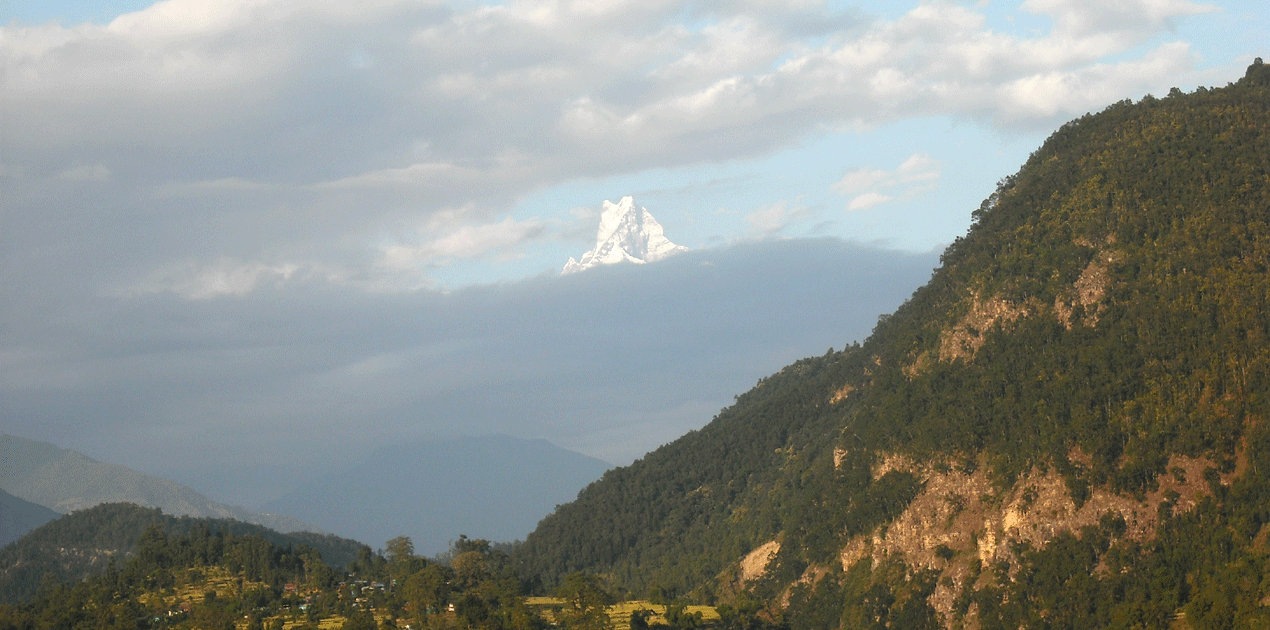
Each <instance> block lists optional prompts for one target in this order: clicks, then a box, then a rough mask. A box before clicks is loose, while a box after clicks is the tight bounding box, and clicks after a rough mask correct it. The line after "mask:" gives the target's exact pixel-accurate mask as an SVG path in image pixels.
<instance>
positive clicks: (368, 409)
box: [0, 240, 936, 503]
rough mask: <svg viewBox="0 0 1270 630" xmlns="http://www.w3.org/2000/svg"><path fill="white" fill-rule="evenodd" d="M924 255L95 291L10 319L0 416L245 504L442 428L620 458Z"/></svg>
mask: <svg viewBox="0 0 1270 630" xmlns="http://www.w3.org/2000/svg"><path fill="white" fill-rule="evenodd" d="M935 262H936V261H935V256H934V254H929V255H921V256H917V255H910V254H900V253H896V252H888V251H883V250H876V249H870V248H866V247H860V246H853V245H847V244H844V243H842V242H840V241H835V240H821V241H783V242H769V243H762V244H752V245H746V246H736V247H733V248H729V249H726V250H715V251H711V252H689V253H685V254H681V255H680V256H677V257H675V258H671V259H669V260H666V261H663V262H660V263H656V264H652V265H645V266H638V267H637V266H631V267H626V268H600V269H596V270H592V271H590V272H587V273H582V274H575V275H572V276H566V277H555V276H547V277H541V278H535V279H530V280H526V281H522V282H517V283H511V284H505V285H496V286H490V287H480V288H472V289H465V290H462V291H457V292H454V293H450V294H441V293H433V292H427V291H420V292H414V293H389V294H377V295H364V294H349V293H348V292H345V291H337V290H333V289H332V288H330V287H329V286H328V285H322V284H316V285H307V286H291V287H289V288H284V289H282V290H275V291H268V292H264V291H257V292H254V293H250V294H246V295H243V296H241V297H220V298H217V299H210V300H204V301H198V302H191V301H187V300H184V299H181V298H179V297H177V296H173V295H170V294H157V295H151V296H145V297H135V298H126V299H124V298H99V299H96V300H93V301H89V302H86V303H84V304H81V309H80V310H77V311H75V312H61V313H58V316H57V317H55V318H52V319H50V318H47V317H44V316H43V314H42V313H34V312H33V313H28V314H27V315H28V316H26V317H15V318H11V320H10V322H9V323H8V324H9V325H8V326H7V328H6V330H5V331H4V333H3V335H4V338H3V341H4V346H3V347H4V348H5V349H6V350H5V354H4V355H3V356H2V357H0V400H4V401H5V402H4V408H3V410H0V411H2V413H3V418H2V422H3V425H0V426H3V428H6V430H8V431H11V432H17V433H19V434H22V435H27V436H30V437H34V438H37V439H46V440H53V441H56V442H59V443H61V444H63V445H65V446H68V447H72V448H76V449H80V450H84V451H86V452H88V453H89V454H90V455H94V456H97V457H102V458H105V459H108V460H112V461H121V462H122V463H126V464H128V465H131V466H135V467H139V468H141V469H143V470H147V471H150V472H157V473H161V474H168V475H172V476H174V477H176V478H178V480H180V481H183V482H186V483H189V484H191V485H193V486H195V487H197V488H199V489H201V490H204V491H207V492H212V493H213V494H218V495H219V496H221V497H224V498H226V499H229V500H233V501H238V502H243V503H251V502H253V501H255V500H264V499H268V498H272V497H270V496H268V492H269V490H271V489H272V490H277V491H278V494H280V493H281V491H282V490H285V489H287V488H286V486H285V484H286V482H287V481H289V480H290V481H293V479H289V478H286V477H285V476H283V477H278V476H277V475H274V476H272V477H271V476H268V475H264V474H263V473H261V474H260V475H258V476H255V477H252V476H251V475H252V473H259V472H260V471H261V470H274V469H276V468H277V467H279V466H283V467H286V466H292V467H294V468H295V469H296V470H300V472H299V473H296V474H301V473H303V472H310V473H311V472H313V471H315V470H321V469H324V468H327V467H329V466H331V465H333V464H334V463H337V462H339V461H343V460H345V459H347V458H348V457H349V456H350V455H353V454H361V453H364V452H366V451H368V450H370V449H371V448H372V447H374V446H376V445H379V444H383V443H388V442H393V441H397V440H400V439H405V438H414V437H419V436H422V435H429V434H432V433H438V432H440V433H468V434H482V433H487V432H502V433H508V434H512V435H520V436H524V437H545V438H548V439H551V440H553V441H555V442H557V443H559V444H561V445H564V446H567V447H571V448H574V449H577V450H582V451H584V452H586V453H588V454H591V455H593V456H597V457H601V458H603V459H607V460H609V461H613V462H617V463H625V462H628V461H630V460H631V459H633V458H635V457H638V456H640V455H641V454H643V453H644V452H645V451H646V450H647V449H650V448H653V447H655V446H657V445H659V444H661V443H663V442H666V441H669V440H671V439H673V438H675V437H677V436H678V435H680V434H682V433H683V432H684V431H685V430H687V429H690V428H694V427H698V426H700V425H702V424H704V423H705V422H706V421H708V420H709V419H710V417H711V416H712V415H713V414H714V413H716V412H717V411H718V410H719V409H720V408H721V407H722V406H723V405H724V404H726V403H729V402H730V401H731V400H732V396H733V395H735V394H739V393H741V392H742V391H744V390H745V389H747V388H748V387H750V386H752V385H753V384H754V382H755V380H756V379H758V378H759V377H762V376H765V375H767V374H769V373H771V372H773V371H775V370H777V369H779V368H780V367H782V366H783V365H785V364H787V363H788V362H790V361H792V360H794V359H797V358H800V357H802V356H806V355H808V354H819V353H821V352H823V351H824V350H825V349H826V348H828V347H829V346H831V345H833V346H836V347H838V348H841V347H842V346H843V344H845V343H848V342H851V341H853V340H860V339H863V338H864V337H865V336H866V335H867V334H868V332H869V330H870V329H871V328H872V325H873V323H874V322H875V321H876V318H877V316H878V314H880V313H883V312H888V311H890V310H892V309H893V308H895V306H896V305H898V304H899V303H900V302H901V301H902V300H903V299H905V298H906V297H907V296H908V295H909V294H910V293H911V291H912V290H913V289H914V288H915V287H916V286H918V285H919V284H921V283H922V282H924V281H925V279H926V278H927V277H928V276H929V273H930V270H931V269H932V268H933V267H934V265H935ZM335 465H337V464H335ZM232 471H237V472H232ZM234 475H239V476H241V477H243V478H247V479H249V480H250V481H249V482H247V481H244V480H243V479H241V478H238V477H234ZM271 484H272V485H271ZM253 492H255V493H263V494H252V493H253Z"/></svg>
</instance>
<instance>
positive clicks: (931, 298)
mask: <svg viewBox="0 0 1270 630" xmlns="http://www.w3.org/2000/svg"><path fill="white" fill-rule="evenodd" d="M1268 110H1270V68H1267V67H1266V66H1265V65H1263V64H1262V63H1261V61H1260V60H1258V61H1257V62H1256V63H1254V64H1253V65H1252V66H1251V67H1249V68H1248V71H1247V74H1246V76H1245V77H1244V78H1243V79H1241V80H1240V81H1239V82H1237V83H1235V84H1232V85H1229V86H1226V87H1224V88H1215V89H1204V88H1201V89H1198V90H1196V91H1195V92H1192V93H1190V94H1184V93H1182V92H1181V91H1179V90H1176V89H1174V90H1173V91H1171V92H1170V94H1169V95H1167V96H1166V97H1163V98H1155V97H1150V96H1148V97H1145V98H1143V99H1142V100H1140V101H1138V102H1129V101H1125V102H1120V103H1116V104H1113V105H1111V106H1110V107H1108V108H1106V109H1105V110H1103V111H1101V112H1099V113H1097V114H1090V115H1087V116H1084V117H1082V118H1080V119H1078V120H1074V121H1072V122H1070V123H1068V124H1066V125H1064V126H1063V127H1062V128H1061V129H1059V130H1058V131H1056V132H1055V133H1054V134H1053V135H1052V136H1051V137H1050V138H1049V139H1048V140H1047V141H1046V142H1045V144H1044V145H1043V146H1042V147H1041V148H1039V149H1038V150H1037V151H1036V152H1035V153H1033V154H1032V155H1031V156H1030V158H1029V159H1028V161H1027V162H1026V163H1025V164H1024V165H1023V167H1022V168H1021V169H1020V170H1019V171H1018V172H1017V173H1016V174H1014V175H1012V176H1010V177H1007V178H1005V179H1003V180H1002V182H1001V183H1000V184H999V186H998V188H997V190H996V191H994V192H993V194H992V195H991V196H989V198H988V199H987V200H985V202H984V203H983V205H982V206H981V207H980V208H979V209H978V210H976V211H975V212H974V213H973V215H974V224H973V226H972V227H971V229H970V230H969V231H968V233H967V234H966V235H965V236H964V237H963V238H960V239H958V240H957V241H956V242H955V243H954V244H953V245H951V246H950V247H949V248H948V249H947V251H946V252H945V253H944V255H943V257H942V260H941V262H942V264H941V267H940V268H939V269H937V270H936V271H935V273H934V275H933V276H932V278H931V281H930V282H929V283H928V284H927V285H926V286H924V287H923V288H921V289H919V290H918V291H917V292H916V293H915V294H914V295H913V296H912V298H911V299H910V300H909V301H908V302H906V303H905V304H904V305H903V306H902V307H901V308H899V309H898V310H897V311H896V312H895V313H893V314H891V315H889V316H885V317H883V318H881V319H880V321H879V323H878V325H877V327H876V328H875V330H874V333H873V335H871V336H870V338H869V339H868V340H866V341H865V342H864V343H862V344H860V345H851V346H849V347H847V348H845V349H843V350H841V351H833V350H830V351H829V352H828V353H826V354H825V355H824V356H821V357H816V358H808V359H804V360H802V361H799V362H797V363H795V364H793V365H791V366H789V367H787V368H785V369H784V370H782V371H781V372H779V373H777V374H775V375H773V376H771V377H769V378H766V379H763V380H762V381H761V382H760V383H759V384H758V385H757V386H756V387H755V388H754V389H752V390H751V391H749V392H747V393H745V394H743V395H741V396H739V397H738V398H737V401H736V404H734V405H732V406H731V407H729V408H727V409H724V410H723V411H722V412H720V413H719V415H718V416H717V417H716V418H715V419H714V420H713V421H712V422H711V423H710V424H708V425H707V426H706V427H704V428H703V429H701V430H700V431H696V432H693V433H691V434H689V435H687V436H685V437H683V438H681V439H680V440H678V441H676V442H674V443H671V444H668V445H666V446H664V447H662V448H661V449H658V450H657V451H654V452H652V453H650V454H649V455H647V456H646V457H644V458H643V459H641V460H639V461H637V462H635V463H634V464H632V465H631V466H628V467H625V468H621V469H617V470H613V471H610V472H609V473H607V474H606V475H605V476H604V478H602V479H601V480H600V481H598V482H596V483H595V484H593V485H592V486H590V487H588V488H587V489H586V490H585V491H584V492H583V493H581V494H580V496H579V498H578V500H577V501H575V502H573V503H571V504H568V505H565V506H561V508H560V509H559V510H557V512H556V513H555V514H553V515H552V516H550V517H548V518H547V519H545V520H544V521H543V522H542V523H541V524H540V526H539V528H538V529H537V530H536V531H535V532H534V533H532V534H531V535H530V536H529V538H528V539H527V540H526V543H525V545H524V546H523V547H522V548H521V549H520V550H519V551H518V552H517V556H516V557H517V559H518V561H519V562H520V563H521V567H522V569H523V570H524V571H525V572H527V573H528V574H531V575H537V576H539V577H540V578H541V579H542V580H543V581H544V582H545V583H547V584H551V583H553V582H554V581H555V580H558V579H559V578H560V576H563V575H565V574H568V573H570V572H573V571H579V570H582V571H591V572H596V573H600V574H603V575H605V576H607V578H608V579H610V580H612V581H613V582H614V583H616V584H620V585H622V586H623V587H625V588H628V589H631V590H632V591H634V592H650V593H662V594H671V595H676V594H692V596H694V597H698V598H702V599H706V600H713V599H727V598H731V597H734V596H735V595H736V594H737V593H749V594H750V595H753V596H756V597H759V598H761V599H763V600H764V601H767V602H769V603H770V604H771V611H772V615H774V616H776V617H780V618H783V619H784V620H785V622H787V623H789V624H791V625H792V626H794V627H796V628H797V627H806V628H817V627H821V628H823V627H844V628H855V627H903V628H921V627H932V628H933V627H950V628H952V627H962V626H965V627H980V628H994V627H1007V628H1018V627H1029V628H1030V627H1035V628H1110V627H1125V628H1129V627H1156V628H1163V627H1170V624H1183V625H1181V626H1178V627H1191V628H1230V627H1270V616H1268V615H1267V612H1266V607H1265V606H1264V605H1263V604H1262V602H1263V601H1265V599H1266V597H1267V595H1268V594H1270V580H1267V578H1266V577H1265V576H1267V575H1270V565H1267V560H1268V558H1270V556H1267V542H1268V540H1270V528H1267V527H1266V524H1267V523H1270V501H1267V499H1270V481H1268V480H1267V476H1266V473H1265V472H1264V471H1267V470H1270V427H1267V426H1266V422H1265V419H1266V418H1267V408H1266V405H1267V403H1268V400H1270V399H1268V398H1267V394H1268V393H1270V387H1268V386H1270V382H1267V374H1270V370H1268V369H1267V368H1270V344H1268V343H1267V341H1268V340H1270V309H1267V306H1268V305H1267V289H1270V283H1268V282H1267V277H1266V271H1267V265H1268V264H1270V133H1268V132H1270V111H1268ZM826 289H827V290H831V288H829V287H827V288H826ZM1188 472H1189V473H1190V474H1188ZM956 483H961V484H962V485H963V486H964V488H967V490H963V491H961V492H957V491H955V490H956V488H955V484H956ZM949 488H952V490H949ZM971 488H973V490H974V491H973V492H971V491H970V490H969V489H971ZM937 490H938V491H939V492H943V493H944V494H943V495H940V496H938V497H932V493H934V492H936V491H937ZM936 499H937V500H936ZM919 504H920V505H922V506H927V505H930V506H934V507H932V508H930V514H929V515H928V516H927V517H924V520H923V519H922V518H918V515H916V513H915V512H914V511H913V510H916V509H917V508H916V507H915V506H918V505H919ZM1033 505H1035V506H1037V509H1034V510H1033V511H1032V512H1031V513H1030V515H1029V512H1028V510H1029V508H1031V507H1032V506H1033ZM1086 505H1088V506H1090V507H1089V508H1088V509H1086V508H1085V506H1086ZM1042 507H1043V508H1044V510H1046V511H1047V512H1048V514H1041V513H1039V509H1041V508H1042ZM1089 510H1101V511H1102V512H1101V513H1099V514H1094V515H1091V514H1090V512H1089ZM936 513H937V514H938V518H935V517H934V516H933V515H935V514H936ZM971 517H973V518H981V519H984V520H983V521H982V522H984V523H987V524H985V525H981V526H975V527H972V526H970V525H968V524H967V523H968V522H969V521H968V520H967V519H970V518H971ZM994 519H995V520H994ZM1029 519H1030V520H1029ZM1019 523H1025V524H1026V526H1023V525H1019ZM989 525H990V526H989ZM976 527H977V529H976ZM888 528H889V529H888ZM914 532H918V533H921V534H922V536H925V537H926V538H927V539H929V540H927V541H926V542H923V540H922V539H921V538H922V536H918V535H917V534H915V533H914ZM932 540H939V541H941V542H939V543H938V545H935V544H933V543H931V544H927V543H928V542H931V541H932ZM769 542H774V543H776V544H778V547H776V546H774V547H772V549H778V550H777V551H774V553H773V555H772V558H771V561H770V562H760V563H759V565H760V566H761V567H762V571H760V574H759V575H758V576H757V577H755V576H745V575H742V573H743V571H742V568H741V564H742V563H741V560H742V559H743V558H745V557H746V554H747V553H750V552H752V551H754V550H755V549H758V548H759V547H760V546H761V545H764V544H765V543H769ZM761 560H766V558H763V559H761Z"/></svg>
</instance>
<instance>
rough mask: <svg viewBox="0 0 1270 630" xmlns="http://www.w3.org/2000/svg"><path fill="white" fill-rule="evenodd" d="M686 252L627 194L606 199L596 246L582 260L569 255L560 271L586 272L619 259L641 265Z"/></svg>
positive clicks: (614, 262)
mask: <svg viewBox="0 0 1270 630" xmlns="http://www.w3.org/2000/svg"><path fill="white" fill-rule="evenodd" d="M686 251H688V248H687V247H684V246H682V245H676V244H674V243H672V242H670V239H667V238H666V234H665V232H664V230H663V229H662V227H661V224H660V223H658V222H657V219H654V218H653V215H652V214H650V213H649V212H648V209H647V208H640V207H637V206H636V205H635V198H634V197H631V196H626V197H622V200H621V201H619V202H617V203H613V202H611V201H608V200H605V201H604V212H603V213H601V214H600V227H599V229H598V230H596V234H595V248H594V249H592V250H591V251H589V252H587V253H585V254H582V260H580V261H579V260H575V259H574V258H573V257H572V256H570V257H569V262H568V263H566V264H565V266H564V269H563V270H561V273H574V272H576V271H586V270H587V269H590V268H592V267H595V266H596V265H612V264H616V263H620V262H633V263H636V264H640V265H642V264H644V263H650V262H656V261H658V260H661V259H663V258H666V257H668V256H673V255H674V254H678V253H679V252H686Z"/></svg>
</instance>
